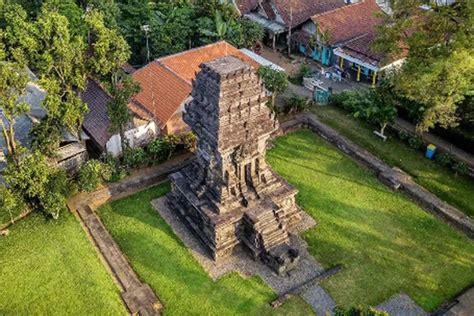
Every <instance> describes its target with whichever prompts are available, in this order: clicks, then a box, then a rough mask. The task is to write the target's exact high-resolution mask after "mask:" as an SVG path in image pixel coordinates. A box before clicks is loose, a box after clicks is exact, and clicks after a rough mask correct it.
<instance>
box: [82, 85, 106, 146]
mask: <svg viewBox="0 0 474 316" xmlns="http://www.w3.org/2000/svg"><path fill="white" fill-rule="evenodd" d="M81 99H82V101H83V102H85V103H86V104H87V105H88V106H89V112H88V113H87V114H86V115H85V117H84V123H83V125H82V126H83V128H84V130H85V131H86V133H87V134H88V135H89V136H90V137H91V138H92V139H93V140H94V141H95V142H96V143H97V145H99V146H100V147H102V149H105V144H106V143H107V141H108V140H109V138H110V136H111V135H110V133H109V125H110V121H109V116H108V114H107V104H108V103H109V102H110V101H111V100H112V97H111V96H110V95H109V94H108V93H107V92H105V90H104V89H103V88H102V87H101V86H100V84H98V83H97V82H96V81H94V80H89V81H88V82H87V87H86V89H85V90H84V92H82V93H81Z"/></svg>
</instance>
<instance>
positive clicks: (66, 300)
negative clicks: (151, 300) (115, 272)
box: [0, 213, 126, 315]
mask: <svg viewBox="0 0 474 316" xmlns="http://www.w3.org/2000/svg"><path fill="white" fill-rule="evenodd" d="M125 314H126V309H125V307H124V306H123V304H122V301H121V299H120V296H119V290H118V288H117V286H116V285H115V284H114V283H113V280H112V279H111V277H110V276H109V275H108V273H107V271H106V270H105V268H104V266H103V265H102V263H101V261H100V259H99V257H98V256H97V254H96V252H95V250H94V248H93V246H92V244H91V243H90V241H89V240H88V238H87V235H86V234H85V233H84V231H83V230H82V228H81V226H80V224H79V222H78V221H77V219H76V218H75V217H74V216H73V215H72V214H70V213H64V214H62V215H61V217H60V218H59V219H58V220H57V221H52V220H50V221H47V220H45V217H44V216H42V215H39V214H36V213H33V214H31V215H29V216H28V217H27V218H26V219H24V220H21V221H19V222H17V223H16V224H14V225H13V226H12V227H10V234H9V235H8V236H7V237H0V315H125Z"/></svg>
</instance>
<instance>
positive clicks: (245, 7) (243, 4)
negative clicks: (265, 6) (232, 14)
mask: <svg viewBox="0 0 474 316" xmlns="http://www.w3.org/2000/svg"><path fill="white" fill-rule="evenodd" d="M235 2H236V3H237V7H238V8H239V11H240V13H241V14H246V13H249V12H250V11H252V10H254V9H256V8H257V7H258V0H237V1H235Z"/></svg>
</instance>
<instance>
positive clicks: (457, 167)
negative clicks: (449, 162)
mask: <svg viewBox="0 0 474 316" xmlns="http://www.w3.org/2000/svg"><path fill="white" fill-rule="evenodd" d="M453 170H454V172H456V174H459V175H463V176H465V175H468V174H469V168H468V167H467V166H466V164H465V163H464V162H462V161H459V162H457V163H455V164H454V165H453Z"/></svg>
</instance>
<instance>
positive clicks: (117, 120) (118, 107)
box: [107, 71, 140, 147]
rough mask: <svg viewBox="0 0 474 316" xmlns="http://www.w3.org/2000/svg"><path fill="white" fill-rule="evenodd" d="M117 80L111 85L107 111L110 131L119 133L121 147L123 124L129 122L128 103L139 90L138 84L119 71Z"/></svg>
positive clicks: (123, 136) (123, 137)
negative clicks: (110, 97)
mask: <svg viewBox="0 0 474 316" xmlns="http://www.w3.org/2000/svg"><path fill="white" fill-rule="evenodd" d="M117 78H118V79H117V81H116V82H115V83H114V84H113V85H112V91H111V92H112V100H111V101H110V103H109V104H108V105H107V113H108V116H109V119H110V132H111V133H112V134H115V133H120V138H121V141H122V147H123V145H124V142H125V141H126V139H125V135H124V132H125V126H126V125H127V124H128V123H129V122H130V118H131V116H130V112H129V110H128V104H129V103H130V99H131V98H132V97H133V96H134V95H136V94H137V93H138V92H140V86H139V85H138V84H137V83H136V82H134V81H133V79H132V78H131V77H130V76H128V75H127V74H125V73H124V72H123V71H119V74H118V75H117Z"/></svg>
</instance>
